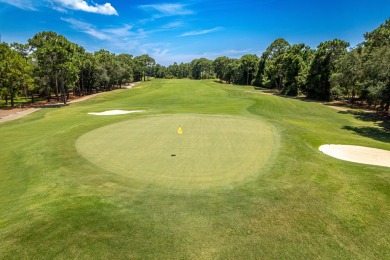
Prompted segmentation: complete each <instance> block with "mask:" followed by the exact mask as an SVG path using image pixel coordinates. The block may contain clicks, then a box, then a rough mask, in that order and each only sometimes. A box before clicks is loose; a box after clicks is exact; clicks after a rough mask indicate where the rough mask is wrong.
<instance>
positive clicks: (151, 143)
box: [0, 79, 390, 259]
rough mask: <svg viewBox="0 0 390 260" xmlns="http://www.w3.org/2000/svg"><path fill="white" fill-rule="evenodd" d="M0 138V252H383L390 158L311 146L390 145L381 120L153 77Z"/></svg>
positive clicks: (1, 132) (22, 122) (101, 255)
mask: <svg viewBox="0 0 390 260" xmlns="http://www.w3.org/2000/svg"><path fill="white" fill-rule="evenodd" d="M116 110H118V111H119V110H120V111H129V113H122V114H114V115H111V114H110V113H107V112H106V111H116ZM99 113H102V114H99ZM0 140H1V143H0V259H390V236H389V234H390V224H389V223H390V167H384V166H376V165H370V164H361V163H356V162H348V161H345V160H339V159H337V158H333V157H331V156H328V155H326V154H324V153H322V152H321V151H320V150H319V147H320V146H322V145H326V144H343V145H354V146H355V145H356V146H364V147H371V148H376V149H382V150H387V151H389V150H390V133H389V132H388V128H386V122H384V121H383V120H382V118H380V117H375V116H370V115H365V114H364V113H360V112H356V111H355V112H351V111H344V110H337V109H334V108H333V107H330V106H328V105H326V104H323V103H319V102H311V101H309V100H306V99H300V98H291V97H286V96H283V95H272V94H269V93H266V92H264V91H262V90H257V89H254V88H253V87H251V86H237V85H228V84H221V83H219V82H217V81H216V80H212V79H209V80H190V79H171V80H168V79H152V80H150V81H145V82H141V83H139V84H136V85H135V87H133V88H131V89H118V90H114V91H111V92H105V93H101V94H99V95H96V96H94V97H93V98H91V99H88V100H85V101H83V102H78V103H71V104H70V105H67V106H53V107H47V108H42V109H40V110H38V111H36V112H34V113H32V114H29V115H26V116H24V117H22V118H19V119H17V120H13V121H8V122H2V123H0ZM389 160H390V158H389Z"/></svg>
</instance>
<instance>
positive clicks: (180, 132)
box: [177, 126, 183, 135]
mask: <svg viewBox="0 0 390 260" xmlns="http://www.w3.org/2000/svg"><path fill="white" fill-rule="evenodd" d="M177 133H178V134H179V135H181V134H182V133H183V129H181V127H180V126H179V129H177Z"/></svg>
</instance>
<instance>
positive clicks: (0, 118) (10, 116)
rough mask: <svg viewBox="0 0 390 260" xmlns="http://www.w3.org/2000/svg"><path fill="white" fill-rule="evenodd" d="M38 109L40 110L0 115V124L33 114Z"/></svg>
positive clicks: (15, 111)
mask: <svg viewBox="0 0 390 260" xmlns="http://www.w3.org/2000/svg"><path fill="white" fill-rule="evenodd" d="M39 109H40V108H28V109H17V110H9V111H8V112H9V113H0V123H2V122H8V121H12V120H16V119H19V118H21V117H24V116H26V115H28V114H31V113H34V112H35V111H38V110H39Z"/></svg>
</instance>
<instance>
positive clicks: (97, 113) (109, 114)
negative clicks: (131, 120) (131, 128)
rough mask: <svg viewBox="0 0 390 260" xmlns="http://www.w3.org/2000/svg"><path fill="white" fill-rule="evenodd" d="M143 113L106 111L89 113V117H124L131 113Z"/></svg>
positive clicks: (138, 111) (139, 111) (135, 111)
mask: <svg viewBox="0 0 390 260" xmlns="http://www.w3.org/2000/svg"><path fill="white" fill-rule="evenodd" d="M141 112H145V110H108V111H104V112H90V113H88V114H89V115H96V116H113V115H124V114H131V113H141Z"/></svg>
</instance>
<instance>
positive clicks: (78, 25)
mask: <svg viewBox="0 0 390 260" xmlns="http://www.w3.org/2000/svg"><path fill="white" fill-rule="evenodd" d="M61 20H63V21H65V22H67V23H70V24H71V25H72V27H73V28H74V29H76V30H78V31H81V32H83V33H86V34H89V35H91V36H93V37H95V38H97V39H99V40H108V39H110V36H109V35H108V34H105V33H104V32H101V31H98V30H97V29H96V28H94V26H93V25H92V24H89V23H84V22H81V21H79V20H76V19H73V18H68V19H66V18H61Z"/></svg>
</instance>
